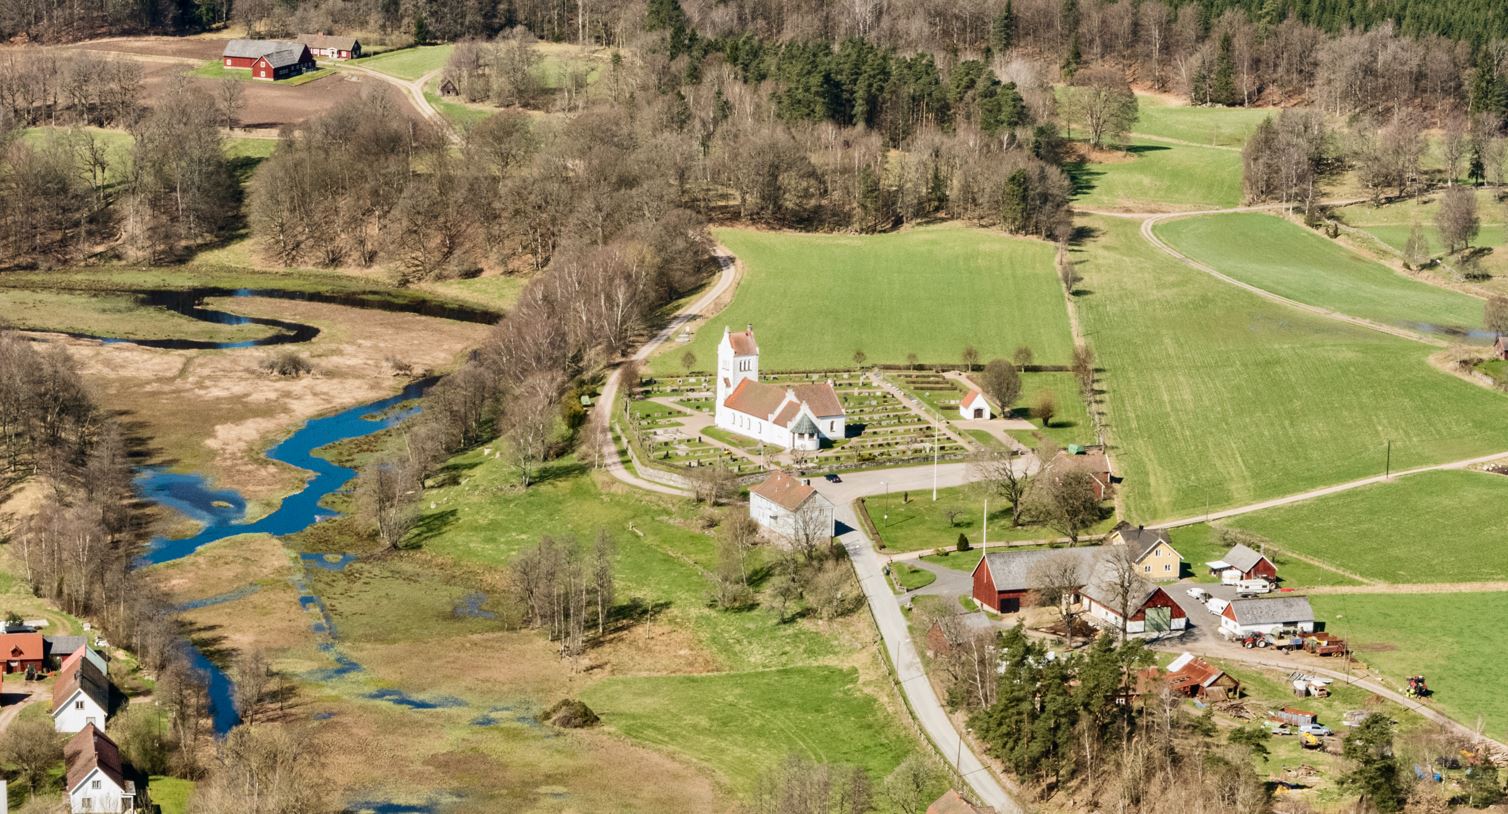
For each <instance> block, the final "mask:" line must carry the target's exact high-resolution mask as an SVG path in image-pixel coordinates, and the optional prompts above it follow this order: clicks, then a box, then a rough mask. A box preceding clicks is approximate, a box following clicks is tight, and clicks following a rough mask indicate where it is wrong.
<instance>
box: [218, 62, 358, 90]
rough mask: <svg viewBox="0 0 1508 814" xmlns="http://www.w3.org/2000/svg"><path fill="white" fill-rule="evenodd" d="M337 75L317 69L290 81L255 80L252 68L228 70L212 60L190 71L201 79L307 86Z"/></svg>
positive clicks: (330, 70)
mask: <svg viewBox="0 0 1508 814" xmlns="http://www.w3.org/2000/svg"><path fill="white" fill-rule="evenodd" d="M332 73H335V71H334V70H333V69H331V68H315V69H314V70H312V71H307V72H305V73H301V74H299V75H298V76H295V77H292V78H290V79H278V80H267V79H254V78H252V75H251V69H250V68H227V67H225V63H223V62H221V61H220V60H218V59H212V60H210V61H208V62H206V63H204V64H203V65H200V66H199V67H197V68H195V69H193V70H192V71H189V76H197V77H200V78H201V79H242V80H245V81H247V82H272V83H274V84H278V85H307V84H309V83H310V82H313V81H315V80H316V79H324V78H325V77H327V76H329V75H330V74H332Z"/></svg>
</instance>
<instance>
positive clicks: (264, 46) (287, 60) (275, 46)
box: [220, 40, 315, 80]
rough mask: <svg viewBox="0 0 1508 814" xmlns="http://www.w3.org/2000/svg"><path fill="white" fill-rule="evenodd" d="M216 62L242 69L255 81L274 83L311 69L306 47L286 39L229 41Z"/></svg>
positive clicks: (312, 62) (312, 59)
mask: <svg viewBox="0 0 1508 814" xmlns="http://www.w3.org/2000/svg"><path fill="white" fill-rule="evenodd" d="M220 61H221V63H222V64H224V66H225V67H227V68H245V69H247V70H250V71H251V75H252V77H253V78H255V79H267V80H278V79H288V78H289V77H294V76H298V75H299V74H301V73H304V72H305V71H312V70H314V67H315V65H314V55H313V54H312V53H310V51H309V47H308V46H307V45H304V44H303V43H299V42H289V41H287V40H231V41H230V42H228V43H226V44H225V51H224V53H223V54H222V55H221V58H220Z"/></svg>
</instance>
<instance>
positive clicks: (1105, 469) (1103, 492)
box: [1044, 444, 1117, 500]
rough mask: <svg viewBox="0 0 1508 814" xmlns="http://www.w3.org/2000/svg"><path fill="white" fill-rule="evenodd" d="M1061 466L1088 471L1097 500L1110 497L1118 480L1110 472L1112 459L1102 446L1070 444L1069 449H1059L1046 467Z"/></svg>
mask: <svg viewBox="0 0 1508 814" xmlns="http://www.w3.org/2000/svg"><path fill="white" fill-rule="evenodd" d="M1059 466H1072V467H1077V468H1079V469H1081V470H1083V471H1084V472H1087V473H1088V474H1089V478H1090V480H1092V481H1094V497H1095V499H1096V500H1105V499H1106V498H1108V497H1109V496H1110V491H1111V489H1112V488H1113V486H1114V485H1115V483H1116V482H1117V479H1116V477H1115V476H1114V475H1112V474H1111V473H1110V459H1109V458H1107V457H1105V450H1104V449H1103V448H1100V447H1081V446H1078V445H1077V444H1072V445H1069V447H1068V449H1065V450H1058V454H1057V455H1054V456H1053V457H1052V459H1051V460H1049V461H1048V462H1047V464H1046V466H1045V467H1044V468H1045V469H1047V470H1048V471H1051V470H1052V469H1054V468H1056V467H1059Z"/></svg>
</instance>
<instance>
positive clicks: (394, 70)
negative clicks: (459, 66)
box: [352, 45, 454, 80]
mask: <svg viewBox="0 0 1508 814" xmlns="http://www.w3.org/2000/svg"><path fill="white" fill-rule="evenodd" d="M453 47H454V46H452V45H418V46H415V47H413V48H399V49H396V50H393V51H384V52H382V53H380V54H377V55H376V56H370V57H363V58H361V59H358V60H354V61H353V62H352V64H354V65H361V66H363V67H367V68H371V69H372V70H374V71H380V72H382V73H385V74H388V75H389V76H396V77H398V78H399V79H408V80H414V79H418V78H419V77H421V76H423V75H425V74H427V73H429V72H430V71H433V70H435V69H437V68H443V67H445V63H446V61H447V60H449V59H450V51H451V48H453Z"/></svg>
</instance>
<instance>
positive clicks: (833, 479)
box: [822, 472, 843, 483]
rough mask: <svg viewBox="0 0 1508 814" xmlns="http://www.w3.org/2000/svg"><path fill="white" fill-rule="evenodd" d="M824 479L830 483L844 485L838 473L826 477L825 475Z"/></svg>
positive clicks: (830, 473) (828, 474) (831, 473)
mask: <svg viewBox="0 0 1508 814" xmlns="http://www.w3.org/2000/svg"><path fill="white" fill-rule="evenodd" d="M822 477H824V478H826V479H827V482H828V483H842V482H843V479H842V478H840V477H838V473H837V472H829V473H827V474H826V475H823V476H822Z"/></svg>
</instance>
